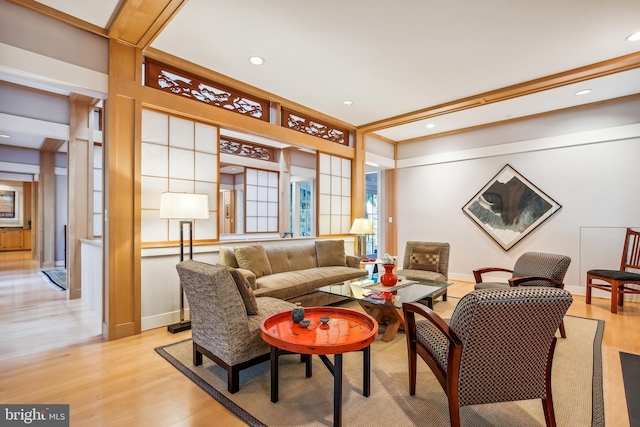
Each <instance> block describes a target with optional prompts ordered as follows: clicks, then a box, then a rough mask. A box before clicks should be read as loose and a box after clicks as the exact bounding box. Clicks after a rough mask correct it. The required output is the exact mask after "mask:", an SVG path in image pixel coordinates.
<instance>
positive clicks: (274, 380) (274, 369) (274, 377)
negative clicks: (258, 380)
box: [271, 346, 278, 403]
mask: <svg viewBox="0 0 640 427" xmlns="http://www.w3.org/2000/svg"><path fill="white" fill-rule="evenodd" d="M271 401H272V402H273V403H276V402H277V401H278V349H277V347H274V346H271Z"/></svg>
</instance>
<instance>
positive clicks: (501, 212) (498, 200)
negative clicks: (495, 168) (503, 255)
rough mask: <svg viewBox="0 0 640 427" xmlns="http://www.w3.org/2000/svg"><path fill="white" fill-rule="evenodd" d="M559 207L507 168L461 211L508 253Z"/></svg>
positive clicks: (527, 181) (523, 178) (522, 177)
mask: <svg viewBox="0 0 640 427" xmlns="http://www.w3.org/2000/svg"><path fill="white" fill-rule="evenodd" d="M561 207H562V206H560V204H558V203H557V202H556V201H555V200H553V199H552V198H551V197H549V196H547V195H546V194H545V193H544V192H543V191H541V190H540V189H539V188H538V187H536V186H535V185H533V184H532V183H531V182H530V181H529V180H528V179H526V178H525V177H524V176H522V175H520V174H519V173H518V172H517V171H516V170H515V169H513V168H512V167H511V166H509V165H505V167H503V168H502V170H500V172H498V174H497V175H496V176H494V177H493V178H491V179H490V180H489V182H488V183H487V184H486V185H485V186H484V187H483V188H482V189H481V190H480V191H478V193H477V194H476V195H475V196H473V197H472V198H471V200H469V202H468V203H467V204H466V205H465V206H464V207H463V208H462V210H463V212H464V213H465V214H467V216H469V218H471V219H472V220H473V221H474V222H475V223H476V224H477V225H478V226H479V227H480V228H481V229H482V230H483V231H484V232H485V233H487V234H488V235H489V237H491V238H492V239H493V240H494V241H495V242H496V243H498V244H499V245H500V246H501V247H502V249H504V250H505V251H508V250H509V249H511V248H512V247H513V246H514V245H515V244H516V243H518V242H519V241H520V240H522V239H523V238H524V237H525V236H526V235H527V234H529V233H530V232H532V231H533V230H534V229H535V228H536V227H537V226H539V225H540V224H541V223H542V222H544V221H545V220H546V219H547V218H549V217H550V216H551V215H553V214H554V213H555V212H557V211H558V210H559V209H560V208H561Z"/></svg>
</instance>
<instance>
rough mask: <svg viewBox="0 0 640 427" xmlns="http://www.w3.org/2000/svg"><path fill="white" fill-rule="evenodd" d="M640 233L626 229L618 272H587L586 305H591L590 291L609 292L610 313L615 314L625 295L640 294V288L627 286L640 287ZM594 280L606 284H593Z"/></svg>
mask: <svg viewBox="0 0 640 427" xmlns="http://www.w3.org/2000/svg"><path fill="white" fill-rule="evenodd" d="M629 269H632V270H636V271H640V231H633V230H632V229H630V228H627V234H626V236H625V238H624V246H623V249H622V260H621V261H620V269H619V270H589V271H587V297H586V303H587V304H591V289H592V288H596V289H601V290H603V291H607V292H611V312H612V313H617V312H618V306H620V307H622V304H623V303H624V295H625V294H640V288H631V287H629V286H627V285H640V273H637V272H632V271H628V270H629ZM594 280H598V281H600V282H606V283H593V281H594Z"/></svg>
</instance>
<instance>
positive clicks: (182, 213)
mask: <svg viewBox="0 0 640 427" xmlns="http://www.w3.org/2000/svg"><path fill="white" fill-rule="evenodd" d="M160 218H165V219H207V218H209V195H207V194H193V193H162V194H160Z"/></svg>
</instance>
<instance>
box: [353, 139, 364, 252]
mask: <svg viewBox="0 0 640 427" xmlns="http://www.w3.org/2000/svg"><path fill="white" fill-rule="evenodd" d="M355 142H356V146H355V153H354V154H355V156H354V158H353V161H352V162H351V224H353V220H354V219H356V218H364V215H365V210H366V209H365V203H366V191H367V188H366V177H365V172H366V165H365V164H364V162H365V160H366V151H365V138H364V133H363V132H361V131H359V130H357V131H356V140H355ZM357 247H358V238H357V236H356V239H355V240H354V248H353V250H354V253H357V250H358V249H357Z"/></svg>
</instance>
